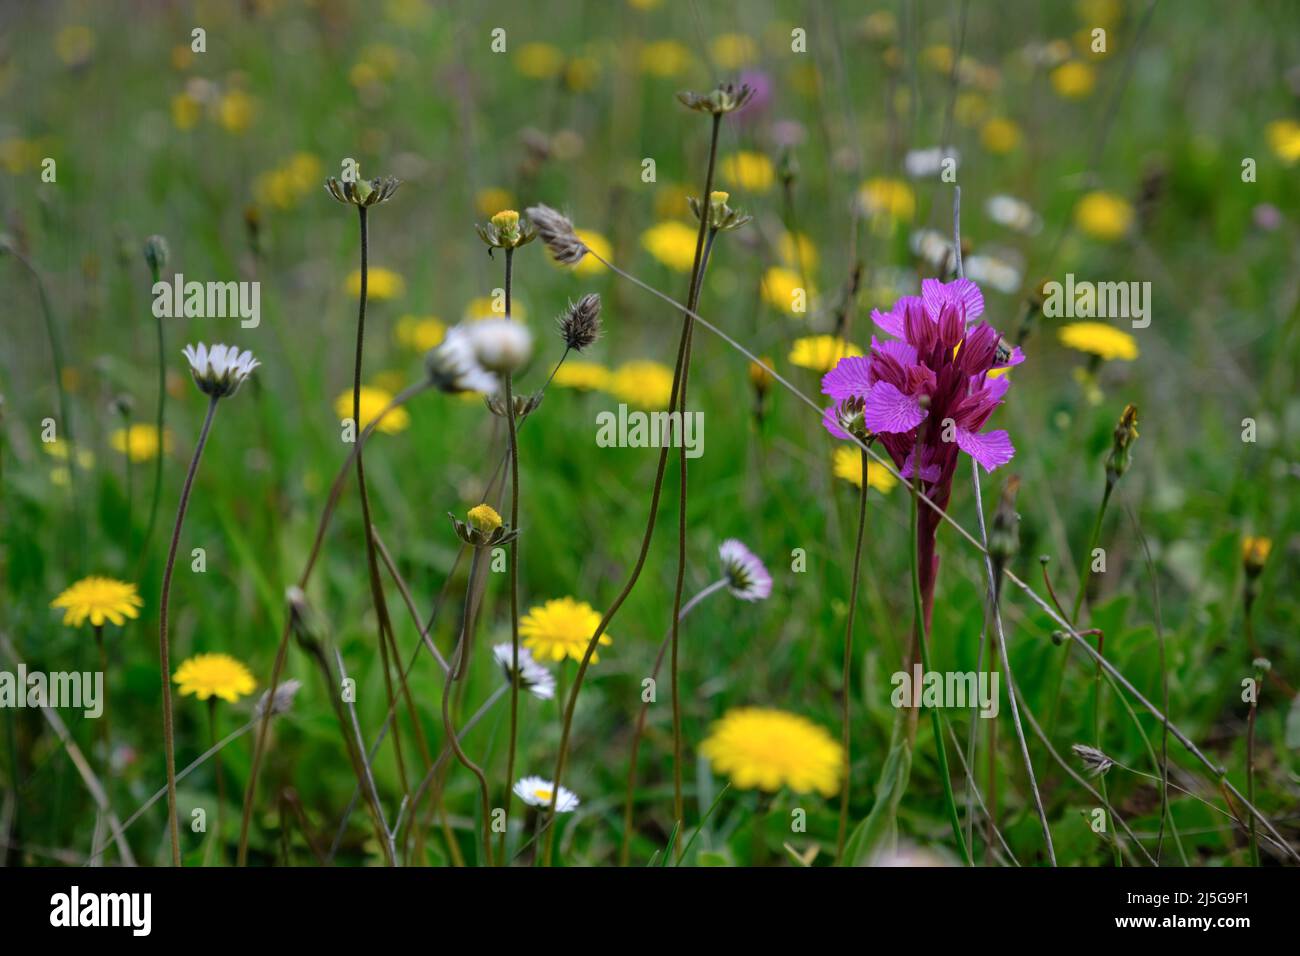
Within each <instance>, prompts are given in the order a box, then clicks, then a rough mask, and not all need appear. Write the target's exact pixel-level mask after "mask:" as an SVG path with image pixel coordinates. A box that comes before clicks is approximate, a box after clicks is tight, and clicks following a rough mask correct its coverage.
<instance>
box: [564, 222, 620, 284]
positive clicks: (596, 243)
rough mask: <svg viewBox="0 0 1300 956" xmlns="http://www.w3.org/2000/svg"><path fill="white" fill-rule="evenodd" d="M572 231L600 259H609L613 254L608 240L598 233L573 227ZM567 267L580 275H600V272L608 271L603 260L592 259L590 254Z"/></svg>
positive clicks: (612, 248)
mask: <svg viewBox="0 0 1300 956" xmlns="http://www.w3.org/2000/svg"><path fill="white" fill-rule="evenodd" d="M573 231H574V233H575V234H577V236H578V238H579V239H581V240H582V241H583V243H584V244H585V245H586V246H587V248H588V249H590V250H591V251H592V252H594V253H596V255H598V256H600V257H601V258H602V259H609V258H611V257H612V256H613V255H614V247H613V246H611V245H610V244H609V240H608V239H606V238H605V237H604V236H602V235H601V234H600V233H598V232H593V231H592V230H590V229H575V230H573ZM568 268H571V269H572V270H573V273H574V275H580V276H594V275H600V274H601V273H602V272H606V271H608V270H607V269H606V268H605V264H604V263H603V262H601V261H599V260H598V259H594V258H592V257H591V256H583V257H582V261H581V262H579V263H578V264H577V265H576V266H570V267H568Z"/></svg>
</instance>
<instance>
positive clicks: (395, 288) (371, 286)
mask: <svg viewBox="0 0 1300 956" xmlns="http://www.w3.org/2000/svg"><path fill="white" fill-rule="evenodd" d="M348 291H349V292H351V293H352V294H353V295H355V296H358V297H360V295H361V270H360V269H353V270H352V272H351V274H350V275H349V276H348ZM405 294H406V280H405V279H403V278H402V276H401V274H400V273H397V272H394V271H393V270H392V269H384V268H382V267H380V266H371V267H370V272H369V275H367V276H366V296H367V298H370V299H397V298H401V297H402V296H403V295H405Z"/></svg>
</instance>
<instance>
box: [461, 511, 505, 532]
mask: <svg viewBox="0 0 1300 956" xmlns="http://www.w3.org/2000/svg"><path fill="white" fill-rule="evenodd" d="M469 523H470V526H471V527H473V529H474V530H475V531H481V532H483V533H484V534H490V533H491V532H493V531H495V530H496V529H497V528H499V527H501V516H500V515H499V514H497V512H496V509H495V508H493V507H492V506H491V505H489V504H481V505H475V506H474V507H473V508H470V509H469Z"/></svg>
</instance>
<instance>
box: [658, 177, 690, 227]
mask: <svg viewBox="0 0 1300 956" xmlns="http://www.w3.org/2000/svg"><path fill="white" fill-rule="evenodd" d="M690 198H691V192H690V190H688V189H686V188H685V187H683V186H679V185H677V184H676V183H662V184H660V186H659V188H658V189H657V190H656V191H655V215H656V216H658V217H659V218H660V219H685V218H686V217H688V216H689V215H690V214H691V204H690Z"/></svg>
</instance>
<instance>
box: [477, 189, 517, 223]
mask: <svg viewBox="0 0 1300 956" xmlns="http://www.w3.org/2000/svg"><path fill="white" fill-rule="evenodd" d="M514 204H515V203H514V196H512V195H511V194H510V191H509V190H508V189H501V188H499V187H497V186H491V187H489V188H487V189H480V190H479V191H478V195H477V196H475V197H474V208H476V209H477V210H478V212H479V215H480V216H490V215H492V214H493V213H494V212H496V211H497V210H498V209H507V208H509V207H510V206H513V205H514Z"/></svg>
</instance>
